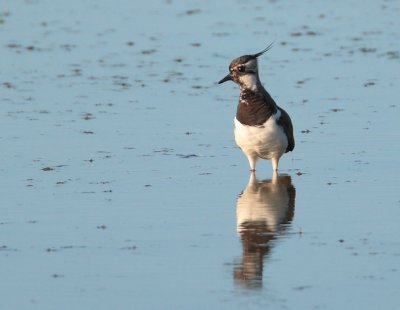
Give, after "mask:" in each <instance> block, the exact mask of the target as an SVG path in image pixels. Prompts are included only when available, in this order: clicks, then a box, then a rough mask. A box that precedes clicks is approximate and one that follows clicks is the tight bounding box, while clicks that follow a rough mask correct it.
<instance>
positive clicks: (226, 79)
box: [218, 74, 232, 84]
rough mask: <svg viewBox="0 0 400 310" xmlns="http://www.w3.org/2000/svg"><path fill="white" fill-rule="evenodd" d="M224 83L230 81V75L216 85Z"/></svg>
mask: <svg viewBox="0 0 400 310" xmlns="http://www.w3.org/2000/svg"><path fill="white" fill-rule="evenodd" d="M226 81H232V78H231V75H230V74H228V75H227V76H226V77H224V78H223V79H222V80H221V81H219V82H218V84H222V83H225V82H226Z"/></svg>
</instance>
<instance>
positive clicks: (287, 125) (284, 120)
mask: <svg viewBox="0 0 400 310" xmlns="http://www.w3.org/2000/svg"><path fill="white" fill-rule="evenodd" d="M279 110H280V111H281V118H280V119H279V121H278V124H279V125H280V126H282V127H283V131H284V132H285V134H286V137H287V139H288V146H287V148H286V152H285V153H287V152H289V151H293V149H294V144H295V143H294V136H293V125H292V120H291V119H290V116H289V114H287V113H286V111H285V110H284V109H282V108H279Z"/></svg>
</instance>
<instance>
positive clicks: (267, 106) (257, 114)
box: [236, 89, 276, 126]
mask: <svg viewBox="0 0 400 310" xmlns="http://www.w3.org/2000/svg"><path fill="white" fill-rule="evenodd" d="M274 113H276V104H275V102H274V100H273V99H272V98H271V96H270V95H269V94H268V93H267V92H266V91H265V93H264V92H262V91H258V90H256V91H253V90H250V89H244V90H243V91H242V92H241V93H240V98H239V105H238V107H237V111H236V118H237V120H238V121H239V122H240V123H242V124H243V125H249V126H261V125H262V124H264V123H265V122H266V120H267V119H268V118H269V117H270V116H271V115H272V114H274Z"/></svg>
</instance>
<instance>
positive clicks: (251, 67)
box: [229, 58, 258, 90]
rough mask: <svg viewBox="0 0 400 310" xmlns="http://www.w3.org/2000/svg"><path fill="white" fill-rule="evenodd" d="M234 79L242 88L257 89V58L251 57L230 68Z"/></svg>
mask: <svg viewBox="0 0 400 310" xmlns="http://www.w3.org/2000/svg"><path fill="white" fill-rule="evenodd" d="M229 71H230V74H231V76H232V80H233V81H235V82H236V83H238V84H239V85H240V88H242V89H252V90H255V89H256V87H257V84H258V65H257V59H256V58H254V59H251V60H249V61H247V62H245V63H238V64H235V65H234V66H231V67H230V68H229Z"/></svg>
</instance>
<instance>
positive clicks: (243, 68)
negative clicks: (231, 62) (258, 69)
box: [237, 66, 246, 72]
mask: <svg viewBox="0 0 400 310" xmlns="http://www.w3.org/2000/svg"><path fill="white" fill-rule="evenodd" d="M237 69H238V71H239V72H244V71H245V70H246V67H245V66H239V67H238V68H237Z"/></svg>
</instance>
